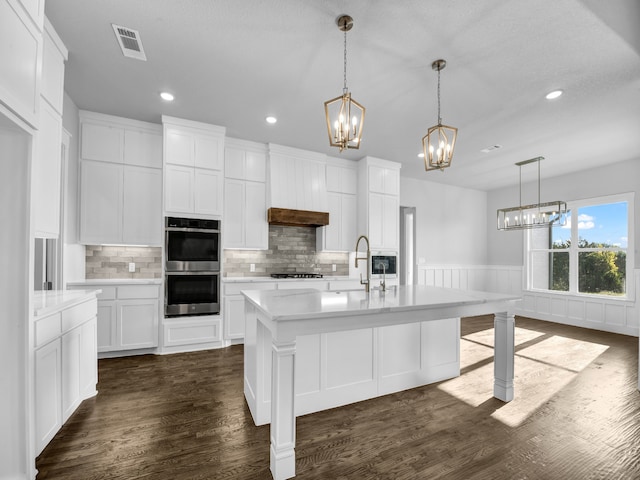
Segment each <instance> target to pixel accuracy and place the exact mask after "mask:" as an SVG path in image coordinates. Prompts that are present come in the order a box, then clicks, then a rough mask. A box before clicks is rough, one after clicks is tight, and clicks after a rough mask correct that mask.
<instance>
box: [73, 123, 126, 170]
mask: <svg viewBox="0 0 640 480" xmlns="http://www.w3.org/2000/svg"><path fill="white" fill-rule="evenodd" d="M123 138H124V130H123V129H122V128H116V127H107V126H105V125H96V124H93V123H87V122H84V123H83V124H82V146H81V155H80V156H81V157H82V158H83V159H84V160H100V161H102V162H113V163H122V162H123V153H122V145H123V143H124V141H123Z"/></svg>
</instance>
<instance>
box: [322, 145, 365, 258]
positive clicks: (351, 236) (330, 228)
mask: <svg viewBox="0 0 640 480" xmlns="http://www.w3.org/2000/svg"><path fill="white" fill-rule="evenodd" d="M357 166H358V164H357V163H355V162H351V161H349V160H343V159H341V158H331V157H330V158H327V166H326V175H327V205H328V211H329V225H327V226H325V227H321V228H319V229H318V231H317V237H316V238H317V249H318V250H320V251H341V252H348V251H352V250H353V248H354V247H355V242H356V223H357V222H356V215H357V211H356V204H357V202H356V200H357V197H356V193H357V191H358V176H357V173H358V170H357Z"/></svg>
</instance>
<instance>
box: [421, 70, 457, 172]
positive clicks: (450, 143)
mask: <svg viewBox="0 0 640 480" xmlns="http://www.w3.org/2000/svg"><path fill="white" fill-rule="evenodd" d="M446 66H447V62H446V61H445V60H442V59H440V60H436V61H435V62H433V63H432V64H431V68H432V69H433V70H436V71H437V72H438V124H437V125H436V126H434V127H431V128H430V129H429V130H428V131H427V134H426V135H425V136H424V137H422V154H423V156H424V169H425V170H426V171H427V172H428V171H430V170H440V171H444V169H445V168H447V167H450V166H451V160H452V159H453V149H454V148H455V146H456V137H457V136H458V129H457V128H455V127H449V126H447V125H442V117H441V116H440V71H441V70H443V69H444V67H446Z"/></svg>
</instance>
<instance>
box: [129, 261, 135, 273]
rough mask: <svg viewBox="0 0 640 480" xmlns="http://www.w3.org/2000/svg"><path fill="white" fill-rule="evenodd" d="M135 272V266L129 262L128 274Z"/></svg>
mask: <svg viewBox="0 0 640 480" xmlns="http://www.w3.org/2000/svg"><path fill="white" fill-rule="evenodd" d="M135 271H136V264H135V263H134V262H129V272H130V273H135Z"/></svg>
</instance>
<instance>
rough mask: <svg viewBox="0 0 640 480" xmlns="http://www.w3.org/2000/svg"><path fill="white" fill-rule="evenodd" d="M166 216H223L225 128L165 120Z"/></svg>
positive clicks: (173, 118) (164, 118) (163, 117)
mask: <svg viewBox="0 0 640 480" xmlns="http://www.w3.org/2000/svg"><path fill="white" fill-rule="evenodd" d="M162 125H163V131H164V135H163V137H164V148H163V151H164V176H165V180H164V188H165V194H164V212H165V214H167V215H176V216H191V217H196V218H208V217H220V216H222V200H223V184H224V177H223V167H224V135H225V128H224V127H218V126H216V125H209V124H206V123H200V122H194V121H191V120H184V119H181V118H175V117H169V116H166V115H163V116H162Z"/></svg>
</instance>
